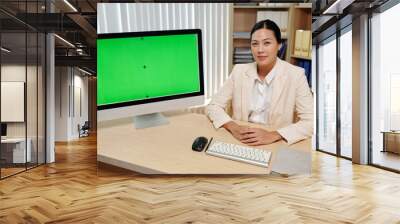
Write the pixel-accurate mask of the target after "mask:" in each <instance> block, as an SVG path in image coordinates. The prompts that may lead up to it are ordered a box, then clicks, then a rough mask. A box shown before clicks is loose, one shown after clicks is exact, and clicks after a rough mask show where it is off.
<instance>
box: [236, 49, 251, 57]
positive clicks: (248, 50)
mask: <svg viewBox="0 0 400 224" xmlns="http://www.w3.org/2000/svg"><path fill="white" fill-rule="evenodd" d="M233 53H234V54H237V55H239V54H250V55H251V49H250V48H249V47H235V49H234V50H233Z"/></svg>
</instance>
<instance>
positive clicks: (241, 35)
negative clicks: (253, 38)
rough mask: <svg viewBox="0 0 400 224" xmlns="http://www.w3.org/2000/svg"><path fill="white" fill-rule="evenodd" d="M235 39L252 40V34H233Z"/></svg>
mask: <svg viewBox="0 0 400 224" xmlns="http://www.w3.org/2000/svg"><path fill="white" fill-rule="evenodd" d="M233 38H238V39H250V32H233Z"/></svg>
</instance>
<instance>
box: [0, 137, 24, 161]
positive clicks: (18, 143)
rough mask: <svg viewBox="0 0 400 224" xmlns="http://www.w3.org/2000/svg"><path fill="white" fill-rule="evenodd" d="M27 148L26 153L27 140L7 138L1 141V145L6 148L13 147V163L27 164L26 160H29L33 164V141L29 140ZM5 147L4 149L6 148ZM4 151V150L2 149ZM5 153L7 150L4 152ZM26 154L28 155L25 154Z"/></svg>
mask: <svg viewBox="0 0 400 224" xmlns="http://www.w3.org/2000/svg"><path fill="white" fill-rule="evenodd" d="M27 142H28V144H27V147H26V151H25V138H6V139H1V144H2V145H4V146H5V147H8V146H9V145H12V146H13V148H12V151H13V153H12V156H13V159H12V162H13V163H25V158H27V162H31V158H32V154H31V145H32V140H31V139H30V138H27ZM4 146H3V147H4ZM2 150H3V149H2ZM4 151H5V150H4ZM25 152H26V154H25Z"/></svg>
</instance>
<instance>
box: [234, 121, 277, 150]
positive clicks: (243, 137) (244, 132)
mask: <svg viewBox="0 0 400 224" xmlns="http://www.w3.org/2000/svg"><path fill="white" fill-rule="evenodd" d="M228 130H229V131H230V132H231V133H232V135H233V137H235V138H236V139H238V140H239V141H241V142H242V143H244V144H247V145H251V146H256V145H267V144H271V143H273V142H276V141H278V140H280V139H282V136H281V135H280V134H279V133H278V132H277V131H267V130H264V129H261V128H250V127H247V126H243V125H234V126H233V127H230V128H229V129H228Z"/></svg>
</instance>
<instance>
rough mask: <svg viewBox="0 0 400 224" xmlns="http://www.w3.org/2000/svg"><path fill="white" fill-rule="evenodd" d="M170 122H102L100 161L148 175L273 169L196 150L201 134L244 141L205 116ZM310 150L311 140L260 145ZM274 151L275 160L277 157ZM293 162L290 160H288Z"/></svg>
mask: <svg viewBox="0 0 400 224" xmlns="http://www.w3.org/2000/svg"><path fill="white" fill-rule="evenodd" d="M168 119H169V121H170V124H168V125H162V126H158V127H152V128H146V129H135V128H134V126H133V123H132V119H131V118H127V119H120V120H115V121H103V122H99V123H98V129H97V159H98V161H100V162H103V163H108V164H111V165H114V166H118V167H122V168H125V169H130V170H133V171H136V172H140V173H145V174H269V173H270V171H271V170H270V167H269V168H262V167H258V166H254V165H249V164H246V163H241V162H236V161H231V160H228V159H223V158H218V157H213V156H209V155H206V154H205V153H204V151H203V152H194V151H192V149H191V147H192V143H193V140H194V139H195V138H196V137H198V136H205V137H207V138H210V137H214V139H216V140H220V141H224V142H229V143H234V144H241V143H240V142H239V141H238V140H236V139H234V138H233V137H232V135H231V134H230V133H229V132H227V131H226V130H225V129H219V130H215V129H214V128H213V126H212V124H211V122H210V121H209V120H208V118H207V117H206V116H205V115H200V114H175V115H170V116H168ZM281 147H284V148H291V149H295V150H301V151H310V149H311V140H309V139H308V140H304V141H301V142H299V143H297V144H294V145H291V146H288V145H287V144H286V143H285V142H283V141H280V142H276V143H274V144H270V145H266V146H260V147H256V148H262V149H266V150H269V151H272V152H273V151H274V150H276V149H278V148H281ZM274 156H275V155H274V153H273V154H272V161H271V162H270V164H271V163H273V160H274ZM288 162H290V161H288Z"/></svg>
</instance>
